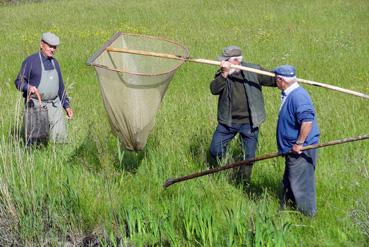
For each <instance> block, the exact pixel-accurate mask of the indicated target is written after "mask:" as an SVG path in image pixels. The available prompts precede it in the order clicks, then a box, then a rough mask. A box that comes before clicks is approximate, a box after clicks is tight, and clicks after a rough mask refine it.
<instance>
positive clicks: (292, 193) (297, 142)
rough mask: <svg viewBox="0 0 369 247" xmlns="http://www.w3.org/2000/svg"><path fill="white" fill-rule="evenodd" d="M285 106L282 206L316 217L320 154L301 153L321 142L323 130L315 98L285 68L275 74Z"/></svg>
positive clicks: (280, 135)
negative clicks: (315, 108) (287, 204)
mask: <svg viewBox="0 0 369 247" xmlns="http://www.w3.org/2000/svg"><path fill="white" fill-rule="evenodd" d="M274 73H275V76H276V78H275V79H276V83H277V87H278V88H279V89H280V90H281V91H282V96H281V99H282V103H281V106H280V109H279V115H278V123H277V133H276V135H277V145H278V151H279V152H280V153H287V152H289V151H292V153H291V154H287V155H285V172H284V175H283V198H282V206H283V207H284V206H285V205H286V203H287V202H288V201H291V202H292V203H293V205H294V206H296V207H297V209H298V210H299V211H301V212H302V213H304V214H305V215H308V216H314V215H315V214H316V212H317V209H316V189H315V166H316V159H317V154H316V152H317V150H316V149H311V150H306V151H303V152H302V151H301V149H302V147H303V146H306V145H312V144H317V143H318V142H319V137H320V133H319V128H318V125H317V121H316V115H315V111H314V106H313V103H312V101H311V98H310V96H309V94H308V93H307V91H305V89H304V88H302V87H300V86H299V84H298V83H297V78H296V70H295V68H294V67H293V66H291V65H282V66H279V67H277V68H276V69H275V70H274Z"/></svg>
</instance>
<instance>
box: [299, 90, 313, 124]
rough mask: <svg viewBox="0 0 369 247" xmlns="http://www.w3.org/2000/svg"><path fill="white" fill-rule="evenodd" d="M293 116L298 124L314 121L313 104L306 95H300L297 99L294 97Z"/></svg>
mask: <svg viewBox="0 0 369 247" xmlns="http://www.w3.org/2000/svg"><path fill="white" fill-rule="evenodd" d="M294 100H295V114H296V119H297V122H298V123H299V124H302V123H303V122H311V121H313V120H314V119H315V112H314V107H313V104H312V102H311V100H310V98H309V97H307V96H306V95H302V96H301V95H300V97H299V98H297V97H295V98H294Z"/></svg>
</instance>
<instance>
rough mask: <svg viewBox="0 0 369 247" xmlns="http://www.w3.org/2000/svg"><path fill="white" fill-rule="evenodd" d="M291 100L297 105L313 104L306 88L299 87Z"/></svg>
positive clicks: (292, 94) (294, 91) (292, 93)
mask: <svg viewBox="0 0 369 247" xmlns="http://www.w3.org/2000/svg"><path fill="white" fill-rule="evenodd" d="M290 98H291V100H292V101H294V102H295V103H300V104H303V103H311V98H310V95H309V93H308V92H307V91H306V90H305V88H303V87H301V86H299V87H298V88H296V89H295V90H293V91H292V92H291V97H290Z"/></svg>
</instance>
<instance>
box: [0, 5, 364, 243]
mask: <svg viewBox="0 0 369 247" xmlns="http://www.w3.org/2000/svg"><path fill="white" fill-rule="evenodd" d="M368 12H369V4H368V3H367V1H364V0H357V1H263V2H260V1H254V0H250V1H232V2H224V1H218V0H215V1H205V0H202V1H194V0H190V1H189V0H187V1H184V0H179V1H164V0H163V1H146V0H144V1H124V2H123V1H117V0H115V1H97V0H92V1H76V0H74V1H73V0H72V1H42V2H35V3H25V4H16V5H2V6H1V7H0V16H1V19H2V24H1V26H0V33H1V34H2V35H0V44H1V45H0V54H1V56H0V103H1V105H2V109H1V111H0V216H1V219H0V243H1V245H11V244H12V243H13V244H18V245H21V246H22V245H27V246H31V245H46V244H49V245H52V246H54V245H58V244H61V243H65V242H66V241H69V242H72V243H74V244H76V245H79V244H93V243H96V242H99V243H100V244H101V245H106V246H119V245H120V246H147V245H154V246H284V245H288V246H294V245H302V246H317V245H318V246H333V245H339V246H347V245H350V246H351V245H352V246H365V245H367V243H368V241H369V240H368V234H367V230H368V227H367V226H368V224H367V223H368V221H369V219H368V208H367V207H366V206H365V205H367V200H366V198H367V188H368V186H369V180H368V176H367V172H366V171H367V170H368V162H367V160H368V158H369V154H368V147H369V143H368V142H359V143H352V144H347V145H342V146H336V147H331V148H326V149H322V150H320V151H319V160H318V166H317V170H316V177H317V204H318V215H317V216H316V217H315V218H313V219H310V218H306V217H304V216H302V215H301V214H299V213H297V212H294V211H279V195H280V192H281V191H280V187H281V178H282V174H283V169H284V167H283V160H282V159H273V160H268V161H262V162H260V163H257V164H256V165H255V167H254V170H253V177H252V183H251V186H250V188H242V187H239V186H238V185H235V184H234V183H233V182H232V180H231V179H230V176H231V172H225V173H222V174H216V175H212V176H209V177H203V178H199V179H197V180H192V181H188V182H184V183H180V184H177V185H174V186H172V187H170V188H169V189H168V190H164V189H163V187H162V185H163V183H164V181H165V180H166V179H167V178H169V177H173V176H181V175H185V174H188V173H192V172H194V171H198V170H202V169H207V150H208V146H209V144H210V141H211V136H212V133H213V131H214V129H215V127H216V97H214V96H212V95H211V94H210V92H209V82H210V80H211V79H212V77H213V74H214V72H215V70H216V68H215V67H210V66H206V65H196V64H185V65H183V66H182V67H181V68H180V69H179V70H178V72H177V74H176V76H175V77H174V79H173V81H172V82H171V84H170V86H169V89H168V91H167V93H166V95H165V97H164V99H163V102H162V105H161V109H160V111H159V113H158V115H157V118H156V125H155V128H154V130H153V132H152V134H151V135H150V138H149V140H148V144H147V146H146V148H145V150H144V151H143V152H140V153H131V152H128V151H126V150H122V149H121V148H120V147H119V143H117V139H116V137H114V135H113V134H112V133H111V131H110V128H109V123H108V119H107V115H106V113H105V110H104V108H103V105H102V101H101V97H100V92H99V86H98V81H97V78H96V75H95V72H94V71H93V69H92V68H89V67H88V66H86V61H87V59H88V58H89V57H90V56H91V55H92V54H93V53H94V52H95V51H96V50H97V49H98V48H99V47H100V46H101V45H102V44H103V43H104V42H105V41H106V40H107V39H109V38H110V37H111V36H112V35H113V34H114V33H115V32H116V31H122V32H131V33H139V34H148V35H156V36H162V37H166V38H169V39H172V40H176V41H178V42H181V43H183V44H185V45H186V46H187V47H188V48H189V50H190V53H191V56H192V57H196V58H209V59H215V58H216V57H217V56H218V55H219V53H220V52H221V51H222V48H223V47H224V46H227V45H230V44H235V45H238V46H240V47H241V48H242V49H243V51H244V57H245V59H246V60H247V61H251V62H255V63H259V64H261V65H262V66H264V67H265V68H269V69H271V68H273V67H275V66H277V65H280V64H286V63H288V64H292V65H295V66H296V68H297V71H298V76H299V77H300V78H305V79H311V80H316V81H322V82H327V83H331V84H334V85H337V86H341V87H345V88H350V89H353V90H357V91H362V92H364V93H367V94H368V93H369V82H368V78H369V72H368V69H367V65H368V63H367V55H368V51H369V44H368V42H367V40H368V38H369V31H368V29H367V28H366V27H367V26H368V25H369V18H368V14H367V13H368ZM45 31H52V32H55V33H57V34H58V35H59V36H60V38H61V41H62V45H61V46H60V47H59V48H58V51H57V55H56V57H57V58H58V60H59V62H60V64H61V67H62V71H63V76H64V80H65V82H66V85H67V90H68V92H69V95H70V96H71V98H72V106H73V108H74V111H75V119H74V120H72V121H70V122H69V123H68V131H69V144H67V145H64V146H58V145H55V146H54V145H49V146H47V147H44V148H40V149H32V150H28V151H26V150H25V149H24V146H23V144H22V141H21V140H20V137H19V129H20V127H21V113H22V104H23V101H22V98H21V96H20V93H19V92H17V91H16V90H15V87H14V85H13V81H14V79H15V77H16V74H17V73H18V71H19V68H20V64H21V62H22V60H23V59H24V58H25V57H26V56H27V55H30V54H31V53H33V52H35V51H37V49H38V42H39V38H40V35H41V33H42V32H45ZM305 88H306V89H307V90H308V91H309V93H310V94H311V96H312V98H313V101H314V104H315V107H316V110H317V114H318V122H319V126H320V128H321V133H322V137H321V141H322V142H325V141H328V140H332V139H338V138H341V137H346V136H355V135H359V134H364V133H367V132H368V129H369V128H368V127H369V124H368V117H369V111H368V110H369V109H368V102H367V101H365V100H363V99H360V98H356V97H352V96H348V95H344V94H340V93H337V92H332V91H329V90H326V89H322V88H314V87H309V86H305ZM263 92H264V95H265V102H266V110H267V114H268V119H267V121H266V123H265V124H264V125H263V126H262V128H261V130H260V138H259V147H258V154H262V153H266V152H274V151H275V150H276V145H275V123H276V119H277V114H278V107H279V92H278V90H276V89H271V88H265V89H264V91H263ZM240 153H241V151H240V148H239V146H238V143H237V142H236V141H234V142H232V144H231V147H230V156H231V159H233V160H237V159H239V157H240Z"/></svg>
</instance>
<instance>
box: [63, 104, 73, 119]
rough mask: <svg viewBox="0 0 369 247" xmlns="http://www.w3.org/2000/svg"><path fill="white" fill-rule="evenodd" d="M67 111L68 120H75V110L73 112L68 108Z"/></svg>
mask: <svg viewBox="0 0 369 247" xmlns="http://www.w3.org/2000/svg"><path fill="white" fill-rule="evenodd" d="M65 111H66V112H67V118H68V119H69V120H71V119H72V118H73V110H72V108H70V107H68V108H67V109H65Z"/></svg>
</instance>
